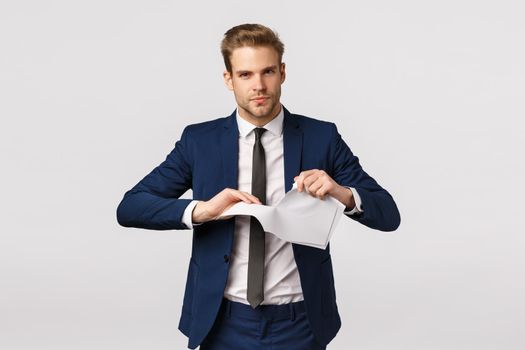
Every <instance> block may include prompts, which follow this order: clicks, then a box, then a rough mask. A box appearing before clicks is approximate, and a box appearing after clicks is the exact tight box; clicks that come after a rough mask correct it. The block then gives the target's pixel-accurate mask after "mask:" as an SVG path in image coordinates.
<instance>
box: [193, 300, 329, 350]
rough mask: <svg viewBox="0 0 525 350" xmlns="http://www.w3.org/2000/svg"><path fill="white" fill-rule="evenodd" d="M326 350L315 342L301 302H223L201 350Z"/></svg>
mask: <svg viewBox="0 0 525 350" xmlns="http://www.w3.org/2000/svg"><path fill="white" fill-rule="evenodd" d="M244 349H246V350H325V349H326V347H324V346H321V345H320V344H319V343H317V341H316V340H315V338H314V335H313V334H312V331H311V330H310V325H309V323H308V320H307V318H306V312H305V309H304V302H303V301H300V302H297V303H291V304H286V305H259V306H258V307H256V308H255V309H252V307H251V306H250V305H245V304H242V303H237V302H233V301H230V300H227V299H224V300H223V302H222V304H221V309H220V311H219V314H218V316H217V319H216V320H215V323H214V325H213V327H212V329H211V330H210V332H209V333H208V335H207V336H206V338H205V339H204V341H203V342H202V344H201V346H200V350H244Z"/></svg>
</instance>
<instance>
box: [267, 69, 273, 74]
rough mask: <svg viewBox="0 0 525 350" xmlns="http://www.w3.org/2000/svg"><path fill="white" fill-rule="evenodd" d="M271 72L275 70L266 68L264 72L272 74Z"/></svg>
mask: <svg viewBox="0 0 525 350" xmlns="http://www.w3.org/2000/svg"><path fill="white" fill-rule="evenodd" d="M273 73H275V71H274V70H273V69H268V70H267V71H266V74H273Z"/></svg>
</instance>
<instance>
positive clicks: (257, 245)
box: [247, 128, 266, 309]
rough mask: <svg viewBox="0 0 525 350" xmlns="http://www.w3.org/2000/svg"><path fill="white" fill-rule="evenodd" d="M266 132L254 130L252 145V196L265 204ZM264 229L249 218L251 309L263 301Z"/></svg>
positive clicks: (249, 290)
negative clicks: (263, 137) (263, 136)
mask: <svg viewBox="0 0 525 350" xmlns="http://www.w3.org/2000/svg"><path fill="white" fill-rule="evenodd" d="M265 131H266V129H264V128H256V129H255V130H254V132H255V144H254V145H253V166H252V194H253V195H254V196H255V197H257V198H259V200H260V201H261V203H262V204H266V157H265V154H264V148H263V145H262V143H261V136H262V134H263V133H264V132H265ZM264 235H265V233H264V229H263V227H262V226H261V224H260V223H259V221H258V220H257V219H256V218H254V217H253V216H252V217H251V218H250V249H249V255H248V292H247V299H248V302H249V303H250V305H251V306H252V308H254V309H255V308H256V307H257V306H258V305H259V304H260V303H262V301H263V300H264V289H263V280H264Z"/></svg>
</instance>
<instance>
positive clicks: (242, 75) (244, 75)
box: [239, 72, 248, 78]
mask: <svg viewBox="0 0 525 350" xmlns="http://www.w3.org/2000/svg"><path fill="white" fill-rule="evenodd" d="M239 76H240V77H241V78H246V77H247V76H248V73H246V72H243V73H241V74H239Z"/></svg>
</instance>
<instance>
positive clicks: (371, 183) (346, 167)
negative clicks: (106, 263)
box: [331, 124, 401, 231]
mask: <svg viewBox="0 0 525 350" xmlns="http://www.w3.org/2000/svg"><path fill="white" fill-rule="evenodd" d="M331 147H332V150H333V151H332V152H333V153H332V154H333V163H332V165H333V166H332V169H333V174H332V178H333V179H334V181H335V182H337V183H338V184H339V185H341V186H348V187H354V188H355V189H356V190H357V192H358V193H359V196H360V197H361V206H362V208H363V212H362V213H360V214H358V215H347V216H348V217H350V218H351V219H353V220H356V221H358V222H360V223H361V224H363V225H365V226H368V227H370V228H372V229H377V230H380V231H394V230H396V229H397V228H398V227H399V224H400V223H401V217H400V215H399V210H398V208H397V205H396V203H395V202H394V199H393V198H392V196H391V195H390V193H388V192H387V191H386V190H385V189H384V188H382V187H381V186H380V185H379V184H378V183H377V182H376V181H375V180H374V179H373V178H372V177H371V176H370V175H368V174H367V173H366V172H365V171H364V170H363V168H362V167H361V165H360V164H359V158H358V157H357V156H355V155H354V154H353V153H352V151H351V150H350V148H349V147H348V145H347V144H346V143H345V142H344V141H343V139H342V138H341V135H340V134H339V132H338V131H337V127H336V126H335V124H334V125H333V136H332V144H331Z"/></svg>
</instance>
